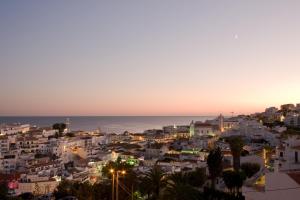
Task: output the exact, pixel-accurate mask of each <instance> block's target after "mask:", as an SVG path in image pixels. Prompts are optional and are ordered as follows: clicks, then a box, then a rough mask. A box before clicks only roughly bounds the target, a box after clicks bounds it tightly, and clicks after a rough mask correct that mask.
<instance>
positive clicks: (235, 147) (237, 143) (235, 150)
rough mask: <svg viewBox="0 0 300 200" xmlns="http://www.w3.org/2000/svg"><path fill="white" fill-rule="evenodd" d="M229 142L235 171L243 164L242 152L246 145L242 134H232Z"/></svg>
mask: <svg viewBox="0 0 300 200" xmlns="http://www.w3.org/2000/svg"><path fill="white" fill-rule="evenodd" d="M228 143H229V146H230V150H231V154H232V157H233V169H234V170H235V171H239V170H240V165H241V161H240V159H241V152H242V150H243V147H244V141H243V140H242V138H241V137H240V136H232V137H230V138H229V139H228Z"/></svg>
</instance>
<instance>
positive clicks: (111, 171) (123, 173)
mask: <svg viewBox="0 0 300 200" xmlns="http://www.w3.org/2000/svg"><path fill="white" fill-rule="evenodd" d="M110 173H112V200H114V197H115V193H114V191H115V187H116V200H119V173H121V174H122V175H125V174H126V171H125V170H122V171H119V170H118V171H115V170H114V169H111V170H110ZM115 173H116V186H115Z"/></svg>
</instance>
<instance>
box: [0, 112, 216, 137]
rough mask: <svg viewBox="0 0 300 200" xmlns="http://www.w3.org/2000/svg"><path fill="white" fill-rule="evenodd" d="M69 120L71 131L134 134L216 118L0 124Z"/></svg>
mask: <svg viewBox="0 0 300 200" xmlns="http://www.w3.org/2000/svg"><path fill="white" fill-rule="evenodd" d="M67 118H69V119H70V122H71V130H73V131H74V130H86V131H91V130H96V129H98V128H100V130H101V131H104V132H109V133H111V132H114V133H123V132H124V131H130V132H134V133H139V132H143V131H144V130H147V129H159V128H162V127H163V126H168V125H189V124H190V122H191V121H192V120H194V121H205V120H209V119H213V118H215V117H214V116H198V117H194V116H192V117H187V116H184V117H180V116H178V117H177V116H158V117H155V116H126V117H125V116H124V117H123V116H121V117H117V116H99V117H94V116H93V117H79V116H78V117H74V116H73V117H67V116H65V117H0V124H2V123H6V124H11V123H22V124H31V125H36V126H39V127H47V126H48V127H49V126H51V125H52V124H54V123H57V122H65V121H66V119H67Z"/></svg>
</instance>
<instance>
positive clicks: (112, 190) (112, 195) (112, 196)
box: [110, 169, 115, 200]
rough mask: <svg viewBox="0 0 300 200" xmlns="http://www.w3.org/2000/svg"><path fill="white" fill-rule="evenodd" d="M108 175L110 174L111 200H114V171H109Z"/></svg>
mask: <svg viewBox="0 0 300 200" xmlns="http://www.w3.org/2000/svg"><path fill="white" fill-rule="evenodd" d="M110 173H111V174H112V188H111V192H112V194H111V199H112V200H114V197H115V173H114V169H111V170H110Z"/></svg>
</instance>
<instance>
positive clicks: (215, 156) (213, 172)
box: [207, 148, 223, 189]
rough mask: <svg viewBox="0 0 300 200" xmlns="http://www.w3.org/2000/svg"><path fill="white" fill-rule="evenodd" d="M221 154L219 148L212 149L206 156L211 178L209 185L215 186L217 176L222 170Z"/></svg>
mask: <svg viewBox="0 0 300 200" xmlns="http://www.w3.org/2000/svg"><path fill="white" fill-rule="evenodd" d="M222 162H223V156H222V152H221V149H220V148H216V149H213V150H211V151H210V152H209V155H208V157H207V165H208V170H209V175H210V178H211V187H212V189H214V188H215V183H216V179H217V177H219V176H221V174H222V170H223V163H222Z"/></svg>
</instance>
